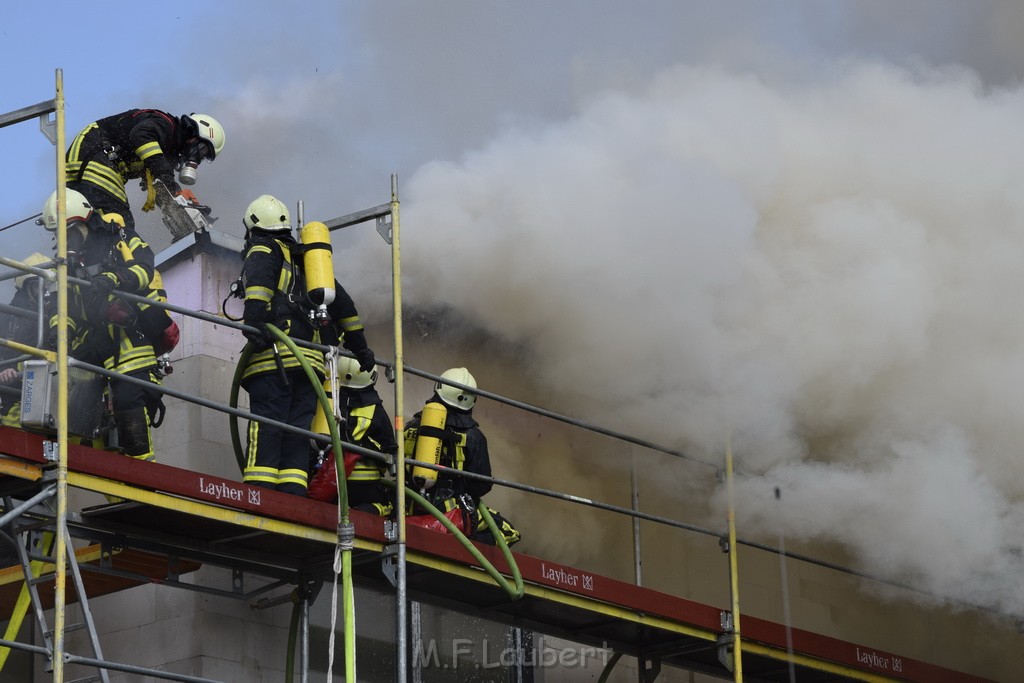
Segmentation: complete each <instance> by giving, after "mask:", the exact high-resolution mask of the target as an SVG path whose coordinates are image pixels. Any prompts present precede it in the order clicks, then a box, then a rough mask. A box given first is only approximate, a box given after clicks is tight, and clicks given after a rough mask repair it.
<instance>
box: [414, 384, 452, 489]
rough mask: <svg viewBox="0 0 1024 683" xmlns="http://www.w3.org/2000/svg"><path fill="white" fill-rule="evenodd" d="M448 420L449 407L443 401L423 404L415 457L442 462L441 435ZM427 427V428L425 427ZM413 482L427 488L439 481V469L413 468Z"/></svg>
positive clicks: (436, 462)
mask: <svg viewBox="0 0 1024 683" xmlns="http://www.w3.org/2000/svg"><path fill="white" fill-rule="evenodd" d="M447 420H448V409H447V408H445V407H444V404H443V403H435V402H430V403H427V404H426V405H424V406H423V412H422V413H421V414H420V427H419V429H418V430H417V431H416V450H415V451H414V452H413V453H414V455H413V457H414V458H415V459H416V460H419V461H420V462H429V463H430V464H432V465H437V464H440V462H441V447H442V446H443V443H442V441H441V439H440V437H439V436H435V435H434V434H435V433H436V434H440V431H441V430H442V429H444V425H445V422H446V421H447ZM424 427H426V428H427V429H424ZM412 482H413V484H414V485H415V486H417V487H419V489H420V490H424V491H425V490H426V489H429V488H431V487H433V485H434V484H436V483H437V470H432V469H429V468H427V467H419V466H417V467H413V468H412Z"/></svg>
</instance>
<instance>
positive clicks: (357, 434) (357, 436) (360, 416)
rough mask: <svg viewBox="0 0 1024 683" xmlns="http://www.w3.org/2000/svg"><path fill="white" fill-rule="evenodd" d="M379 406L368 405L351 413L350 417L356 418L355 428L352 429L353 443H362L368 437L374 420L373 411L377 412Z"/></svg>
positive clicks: (354, 409)
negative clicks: (367, 431) (367, 433)
mask: <svg viewBox="0 0 1024 683" xmlns="http://www.w3.org/2000/svg"><path fill="white" fill-rule="evenodd" d="M376 408H377V406H375V405H372V404H371V405H368V406H360V407H359V408H353V409H352V410H350V411H349V413H348V414H349V415H350V416H352V417H354V418H356V420H355V422H356V424H355V427H354V428H353V429H352V441H354V442H356V443H358V442H359V441H362V439H363V437H364V436H365V435H366V430H367V429H369V428H370V423H371V422H372V420H373V411H374V410H376Z"/></svg>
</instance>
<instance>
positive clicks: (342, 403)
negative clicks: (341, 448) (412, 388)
mask: <svg viewBox="0 0 1024 683" xmlns="http://www.w3.org/2000/svg"><path fill="white" fill-rule="evenodd" d="M376 381H377V370H376V368H374V369H372V370H370V371H369V372H367V371H366V370H363V369H362V368H360V367H359V361H357V360H355V359H353V358H348V357H346V356H342V357H340V358H339V359H338V388H339V392H338V393H339V397H338V403H339V408H340V410H341V415H342V417H343V419H344V424H342V425H340V426H341V432H342V434H341V439H342V441H347V442H349V443H354V444H355V445H357V446H362V447H363V448H368V449H370V450H374V451H377V452H378V453H384V454H385V455H390V456H394V455H395V453H397V452H398V443H397V442H396V440H395V432H394V428H393V427H392V426H391V417H390V416H389V415H388V413H387V410H386V409H385V408H384V404H383V402H382V401H381V400H380V395H379V394H378V393H377V389H376V388H374V383H375V382H376ZM324 392H325V393H326V394H327V396H328V398H330V397H331V383H330V381H325V382H324ZM327 419H328V418H327V417H326V416H325V415H324V413H323V412H322V411H319V410H318V411H317V414H316V417H315V418H314V419H313V426H312V429H311V431H314V432H317V433H320V434H329V433H330V427H329V426H328V424H327ZM332 451H333V449H332V447H331V446H325V447H323V446H321V445H320V444H319V443H316V442H314V465H313V466H312V467H311V468H310V469H311V472H312V473H313V477H312V479H311V481H310V482H309V492H308V495H309V497H310V498H313V499H315V500H321V501H324V502H327V503H336V502H337V501H338V479H337V471H336V469H335V467H336V465H335V459H334V453H333V452H332ZM343 460H344V463H345V479H346V480H347V486H348V506H349V507H350V508H352V509H354V510H360V511H362V512H369V513H372V514H376V515H381V516H387V515H389V514H391V510H392V508H393V505H392V504H391V497H392V496H391V489H389V488H388V487H387V486H385V484H384V482H383V475H384V474H385V473H386V472H387V469H388V465H387V463H385V462H382V461H379V460H374V459H373V458H368V457H364V456H361V455H359V454H357V453H350V452H348V451H346V452H345V453H344V457H343Z"/></svg>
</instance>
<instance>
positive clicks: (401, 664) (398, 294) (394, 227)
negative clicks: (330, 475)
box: [391, 173, 409, 683]
mask: <svg viewBox="0 0 1024 683" xmlns="http://www.w3.org/2000/svg"><path fill="white" fill-rule="evenodd" d="M399 243H400V231H399V201H398V174H397V173H392V174H391V286H392V292H393V294H392V300H393V307H394V326H395V440H396V441H397V442H398V452H397V453H396V454H395V478H396V484H397V485H396V486H395V524H396V527H397V530H396V531H397V539H396V544H397V547H396V548H395V551H396V558H395V559H396V562H397V566H396V570H397V571H396V575H395V584H396V585H395V649H396V650H397V653H396V657H395V666H396V674H395V679H396V680H397V681H398V683H405V680H406V675H407V673H406V672H407V668H408V657H409V642H408V628H407V626H406V607H407V603H408V596H407V594H406V571H405V570H406V566H405V417H404V416H403V405H404V403H405V385H404V380H403V373H402V368H403V367H404V365H405V359H404V355H403V351H402V261H401V257H400V254H401V251H400V248H399Z"/></svg>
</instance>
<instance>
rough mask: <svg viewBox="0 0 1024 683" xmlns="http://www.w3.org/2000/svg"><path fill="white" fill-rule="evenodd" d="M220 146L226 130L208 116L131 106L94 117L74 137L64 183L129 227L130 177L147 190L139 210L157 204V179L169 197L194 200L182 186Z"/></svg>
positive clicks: (189, 192)
mask: <svg viewBox="0 0 1024 683" xmlns="http://www.w3.org/2000/svg"><path fill="white" fill-rule="evenodd" d="M223 149H224V128H223V127H222V126H221V125H220V123H219V122H218V121H217V120H216V119H215V118H213V117H212V116H210V115H208V114H194V113H193V114H184V115H182V116H173V115H171V114H168V113H167V112H164V111H160V110H158V109H129V110H128V111H125V112H121V113H120V114H114V115H113V116H108V117H105V118H102V119H97V120H96V121H94V122H92V123H90V124H89V125H88V126H86V127H85V128H84V129H83V130H82V131H81V132H80V133H79V134H78V135H77V136H76V137H75V138H74V140H72V142H71V145H70V146H69V147H68V151H67V171H66V181H67V185H68V187H69V188H71V189H74V190H78V191H79V192H81V193H82V194H84V195H85V196H86V197H87V198H88V200H89V202H90V203H91V204H92V206H93V207H94V208H96V209H99V210H102V211H104V212H107V213H117V214H120V215H121V216H122V217H123V218H124V221H125V224H126V225H127V226H128V227H133V226H134V224H135V220H134V218H133V217H132V212H131V207H130V206H129V203H128V193H127V191H126V190H125V184H126V183H127V182H128V181H129V180H131V179H140V180H141V181H142V187H143V189H145V190H146V191H147V201H146V203H145V205H144V206H143V207H142V208H143V211H149V210H151V209H152V208H153V207H154V206H155V203H154V200H155V197H156V190H155V186H154V185H153V183H154V181H156V180H159V181H160V182H161V183H163V184H164V185H165V186H166V187H167V190H168V191H169V192H170V193H171V194H172V195H179V194H180V195H182V196H183V197H185V198H186V199H187V200H189V201H191V202H193V203H194V202H195V201H196V197H195V195H194V194H193V193H192V191H191V190H189V189H187V188H186V189H182V187H181V185H192V184H194V183H195V182H196V178H197V177H198V167H199V165H200V164H201V163H202V162H203V161H212V160H213V159H215V158H216V157H217V156H219V155H220V153H221V152H222V151H223ZM175 170H177V171H178V177H177V179H175V175H174V173H175ZM179 182H180V185H179Z"/></svg>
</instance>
